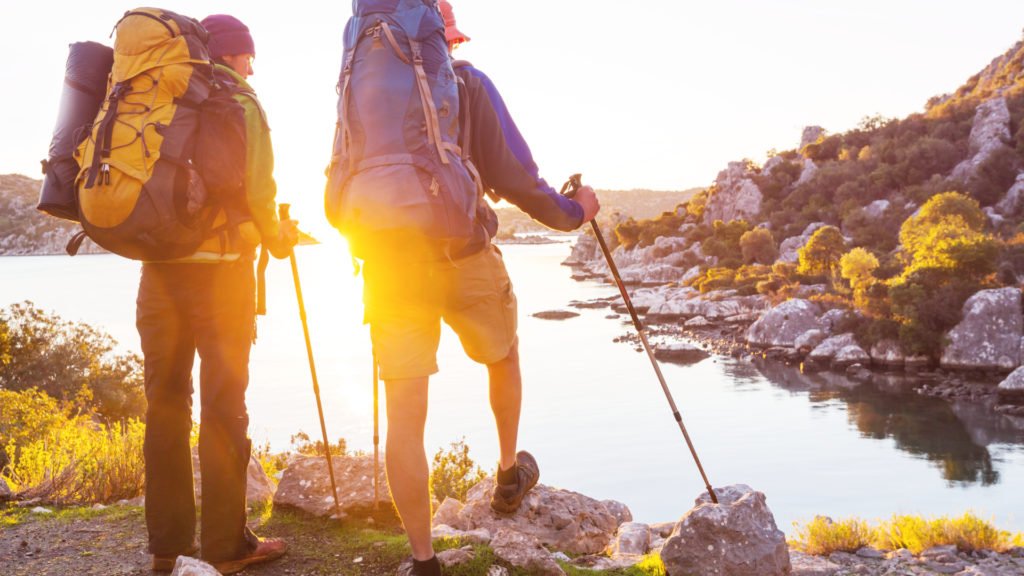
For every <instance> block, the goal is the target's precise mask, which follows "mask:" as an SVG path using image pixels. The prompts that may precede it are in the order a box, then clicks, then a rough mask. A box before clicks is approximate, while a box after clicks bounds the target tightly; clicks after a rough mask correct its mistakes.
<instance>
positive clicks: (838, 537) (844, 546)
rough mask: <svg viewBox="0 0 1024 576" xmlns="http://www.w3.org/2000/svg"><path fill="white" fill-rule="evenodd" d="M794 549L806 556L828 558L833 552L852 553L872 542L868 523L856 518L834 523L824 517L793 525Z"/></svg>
mask: <svg viewBox="0 0 1024 576" xmlns="http://www.w3.org/2000/svg"><path fill="white" fill-rule="evenodd" d="M793 528H794V530H795V535H794V538H795V542H794V543H795V544H796V547H797V548H798V549H799V550H800V551H801V552H804V553H806V554H813V555H815V556H828V555H829V554H832V553H833V552H848V553H851V554H852V553H854V552H856V551H857V550H860V549H861V548H863V547H865V546H868V545H870V544H871V542H872V530H871V528H870V527H869V526H868V523H867V522H865V521H863V520H859V519H856V518H848V519H844V520H840V521H838V522H834V521H833V520H832V519H831V518H827V517H825V516H815V517H814V520H811V521H810V522H808V523H806V524H803V525H800V524H797V523H795V522H794V523H793Z"/></svg>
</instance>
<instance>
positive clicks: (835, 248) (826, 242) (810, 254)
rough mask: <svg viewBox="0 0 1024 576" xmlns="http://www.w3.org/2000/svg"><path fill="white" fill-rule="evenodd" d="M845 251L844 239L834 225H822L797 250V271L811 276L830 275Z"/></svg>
mask: <svg viewBox="0 0 1024 576" xmlns="http://www.w3.org/2000/svg"><path fill="white" fill-rule="evenodd" d="M845 251H846V240H845V239H844V238H843V234H842V233H841V232H840V231H839V229H838V228H836V227H835V226H822V227H821V228H818V229H817V230H815V231H814V234H812V235H811V237H810V239H809V240H807V244H805V245H804V247H803V248H801V249H800V251H799V253H798V254H799V258H800V264H799V266H798V267H797V272H798V273H800V274H806V275H812V276H827V277H831V276H833V275H834V274H835V272H836V271H837V269H838V267H839V259H840V258H841V257H842V255H843V253H844V252H845Z"/></svg>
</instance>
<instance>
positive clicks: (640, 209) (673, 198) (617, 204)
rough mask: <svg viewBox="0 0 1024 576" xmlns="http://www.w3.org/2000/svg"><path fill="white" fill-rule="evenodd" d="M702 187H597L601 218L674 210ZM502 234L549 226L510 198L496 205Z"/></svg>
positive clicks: (610, 219)
mask: <svg viewBox="0 0 1024 576" xmlns="http://www.w3.org/2000/svg"><path fill="white" fill-rule="evenodd" d="M699 191H700V188H692V189H690V190H683V191H681V192H680V191H658V190H597V197H598V199H599V200H600V202H601V214H600V215H599V216H598V219H599V220H603V221H605V222H618V221H620V220H624V219H627V218H636V219H642V218H653V217H654V216H657V215H658V214H661V213H662V212H667V211H670V210H674V209H675V208H676V206H678V205H679V204H682V203H685V202H686V201H688V200H689V199H690V198H691V197H693V195H694V194H696V193H697V192H699ZM496 208H497V213H498V222H499V224H500V228H499V235H509V234H514V233H517V232H540V231H544V230H547V228H545V227H544V226H543V225H541V224H539V223H537V222H535V221H534V220H532V219H531V218H530V217H529V216H528V215H527V214H525V213H524V212H522V211H521V210H519V209H518V208H516V207H515V206H512V205H511V204H509V203H508V202H501V203H500V204H498V205H497V206H496Z"/></svg>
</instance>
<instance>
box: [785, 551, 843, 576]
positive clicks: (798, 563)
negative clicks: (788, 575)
mask: <svg viewBox="0 0 1024 576" xmlns="http://www.w3.org/2000/svg"><path fill="white" fill-rule="evenodd" d="M789 557H790V560H791V561H792V566H793V576H836V575H837V574H839V573H840V572H841V571H842V569H843V567H842V566H840V565H839V564H836V563H834V562H830V561H829V560H828V559H826V558H822V557H820V556H812V555H810V554H804V553H803V552H797V551H795V550H794V551H792V552H790V553H789Z"/></svg>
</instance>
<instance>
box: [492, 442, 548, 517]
mask: <svg viewBox="0 0 1024 576" xmlns="http://www.w3.org/2000/svg"><path fill="white" fill-rule="evenodd" d="M516 480H517V482H516V483H515V484H499V483H498V481H497V479H495V482H494V492H493V493H491V510H494V511H495V512H497V513H499V514H511V513H513V512H515V511H516V510H518V509H519V505H520V504H521V503H522V502H523V497H524V496H526V493H527V492H529V491H530V489H531V488H533V487H534V486H536V485H537V481H538V480H540V468H538V467H537V460H536V459H534V457H533V456H532V455H531V454H530V453H529V452H527V451H525V450H520V451H519V452H518V453H517V454H516Z"/></svg>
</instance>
